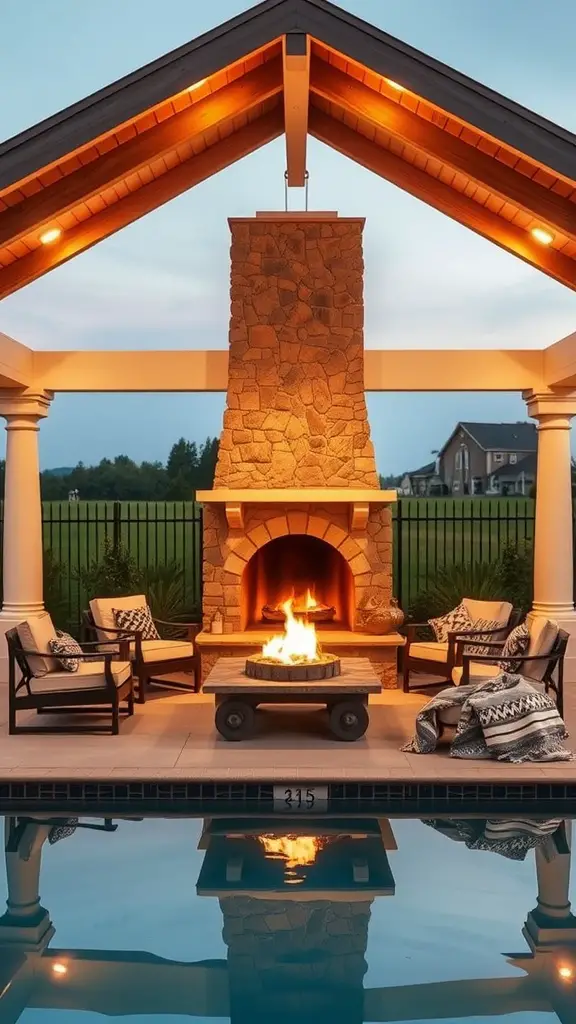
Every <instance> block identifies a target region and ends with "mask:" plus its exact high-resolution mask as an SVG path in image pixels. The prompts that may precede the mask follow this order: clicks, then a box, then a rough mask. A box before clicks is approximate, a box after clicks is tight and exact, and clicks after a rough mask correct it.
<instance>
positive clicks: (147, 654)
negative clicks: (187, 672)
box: [101, 640, 194, 661]
mask: <svg viewBox="0 0 576 1024" xmlns="http://www.w3.org/2000/svg"><path fill="white" fill-rule="evenodd" d="M101 649H102V650H103V651H108V652H111V651H113V650H115V648H114V646H113V645H112V644H106V646H104V645H103V646H102V648H101ZM193 655H194V646H193V644H190V643H188V642H187V641H186V640H143V641H142V660H143V661H172V660H173V659H178V661H180V660H181V659H182V658H192V657H193ZM130 657H131V658H132V660H134V658H135V657H136V645H135V644H134V643H131V644H130Z"/></svg>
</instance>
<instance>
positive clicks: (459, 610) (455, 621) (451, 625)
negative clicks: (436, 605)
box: [428, 601, 472, 643]
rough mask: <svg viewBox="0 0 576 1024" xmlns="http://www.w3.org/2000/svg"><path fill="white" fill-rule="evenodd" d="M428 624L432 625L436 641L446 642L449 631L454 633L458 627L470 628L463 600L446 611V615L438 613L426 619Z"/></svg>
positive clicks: (470, 624)
mask: <svg viewBox="0 0 576 1024" xmlns="http://www.w3.org/2000/svg"><path fill="white" fill-rule="evenodd" d="M428 625H429V626H432V629H433V630H434V636H435V637H436V640H437V641H438V643H446V642H447V641H448V634H449V633H456V632H458V630H459V629H472V619H471V618H470V616H469V614H468V612H467V610H466V608H465V607H464V602H463V601H461V602H460V604H459V605H457V607H456V608H453V609H452V611H451V612H447V613H446V615H439V616H438V618H436V619H428Z"/></svg>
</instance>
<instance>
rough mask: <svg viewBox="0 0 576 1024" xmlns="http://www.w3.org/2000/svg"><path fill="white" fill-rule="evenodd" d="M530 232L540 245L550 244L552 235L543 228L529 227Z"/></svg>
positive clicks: (552, 239)
mask: <svg viewBox="0 0 576 1024" xmlns="http://www.w3.org/2000/svg"><path fill="white" fill-rule="evenodd" d="M530 234H531V235H532V238H535V239H536V241H537V242H540V245H550V244H551V243H552V242H553V241H554V235H553V234H552V233H551V232H550V231H546V230H545V228H531V230H530Z"/></svg>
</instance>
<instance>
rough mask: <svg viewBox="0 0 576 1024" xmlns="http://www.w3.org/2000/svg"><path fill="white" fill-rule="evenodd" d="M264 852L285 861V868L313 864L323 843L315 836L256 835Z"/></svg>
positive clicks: (275, 858)
mask: <svg viewBox="0 0 576 1024" xmlns="http://www.w3.org/2000/svg"><path fill="white" fill-rule="evenodd" d="M258 840H259V842H260V843H262V846H263V847H264V849H265V851H266V853H267V854H268V855H269V856H270V857H271V858H273V859H274V860H284V861H286V867H287V868H296V867H305V866H306V865H308V864H313V863H314V861H315V860H316V857H317V855H318V853H319V852H320V850H321V849H322V847H323V845H324V843H323V841H322V839H318V838H316V837H315V836H258Z"/></svg>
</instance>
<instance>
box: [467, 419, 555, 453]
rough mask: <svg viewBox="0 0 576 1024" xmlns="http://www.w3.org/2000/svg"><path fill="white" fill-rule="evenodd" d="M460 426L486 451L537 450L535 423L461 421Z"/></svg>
mask: <svg viewBox="0 0 576 1024" xmlns="http://www.w3.org/2000/svg"><path fill="white" fill-rule="evenodd" d="M458 427H461V428H463V429H464V430H465V431H466V433H467V434H469V435H470V437H471V438H473V440H474V441H476V444H477V445H479V446H480V448H483V449H484V451H495V452H497V451H504V452H535V451H536V449H537V446H538V432H537V429H536V424H535V423H459V424H458ZM458 427H457V428H456V430H457V429H458ZM454 433H456V431H454ZM452 436H454V434H453V435H452Z"/></svg>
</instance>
